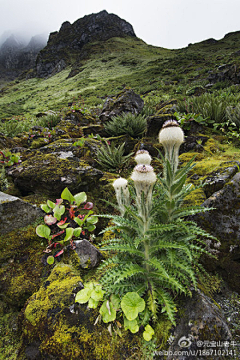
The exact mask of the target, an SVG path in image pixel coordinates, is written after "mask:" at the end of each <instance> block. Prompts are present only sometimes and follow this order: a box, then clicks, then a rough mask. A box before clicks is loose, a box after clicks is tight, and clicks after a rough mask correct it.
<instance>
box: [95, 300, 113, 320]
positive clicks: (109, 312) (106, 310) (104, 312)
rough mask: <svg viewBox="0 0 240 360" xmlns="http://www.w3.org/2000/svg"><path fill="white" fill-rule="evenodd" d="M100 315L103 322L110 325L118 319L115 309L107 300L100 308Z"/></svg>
mask: <svg viewBox="0 0 240 360" xmlns="http://www.w3.org/2000/svg"><path fill="white" fill-rule="evenodd" d="M99 312H100V315H101V316H102V321H103V322H105V323H108V322H110V321H114V320H115V319H116V310H115V309H114V308H113V305H112V303H111V302H109V301H108V300H105V301H104V303H103V304H102V306H101V307H100V310H99Z"/></svg>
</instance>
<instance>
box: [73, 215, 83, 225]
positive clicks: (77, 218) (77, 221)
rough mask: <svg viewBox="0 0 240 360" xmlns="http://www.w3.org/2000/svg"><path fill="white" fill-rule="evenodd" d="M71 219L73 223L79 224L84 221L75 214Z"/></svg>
mask: <svg viewBox="0 0 240 360" xmlns="http://www.w3.org/2000/svg"><path fill="white" fill-rule="evenodd" d="M73 220H74V221H75V223H77V224H78V225H79V226H82V224H83V223H84V220H81V219H79V217H77V216H76V217H75V218H74V219H73Z"/></svg>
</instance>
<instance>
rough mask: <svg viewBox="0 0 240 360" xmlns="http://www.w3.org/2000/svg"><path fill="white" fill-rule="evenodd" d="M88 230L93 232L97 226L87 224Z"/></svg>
mask: <svg viewBox="0 0 240 360" xmlns="http://www.w3.org/2000/svg"><path fill="white" fill-rule="evenodd" d="M86 228H87V230H88V231H93V230H95V229H96V226H95V225H93V224H87V226H86Z"/></svg>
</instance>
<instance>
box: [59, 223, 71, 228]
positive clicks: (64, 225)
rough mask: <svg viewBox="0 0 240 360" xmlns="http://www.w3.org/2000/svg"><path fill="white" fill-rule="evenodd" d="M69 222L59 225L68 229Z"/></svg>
mask: <svg viewBox="0 0 240 360" xmlns="http://www.w3.org/2000/svg"><path fill="white" fill-rule="evenodd" d="M68 225H69V223H66V224H62V225H58V227H59V228H60V229H66V228H67V227H68Z"/></svg>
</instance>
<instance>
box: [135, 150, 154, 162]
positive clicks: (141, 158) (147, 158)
mask: <svg viewBox="0 0 240 360" xmlns="http://www.w3.org/2000/svg"><path fill="white" fill-rule="evenodd" d="M134 159H135V161H136V163H137V164H143V165H150V164H151V161H152V157H151V155H150V154H149V152H148V151H147V150H138V151H137V152H136V155H135V158H134Z"/></svg>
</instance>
